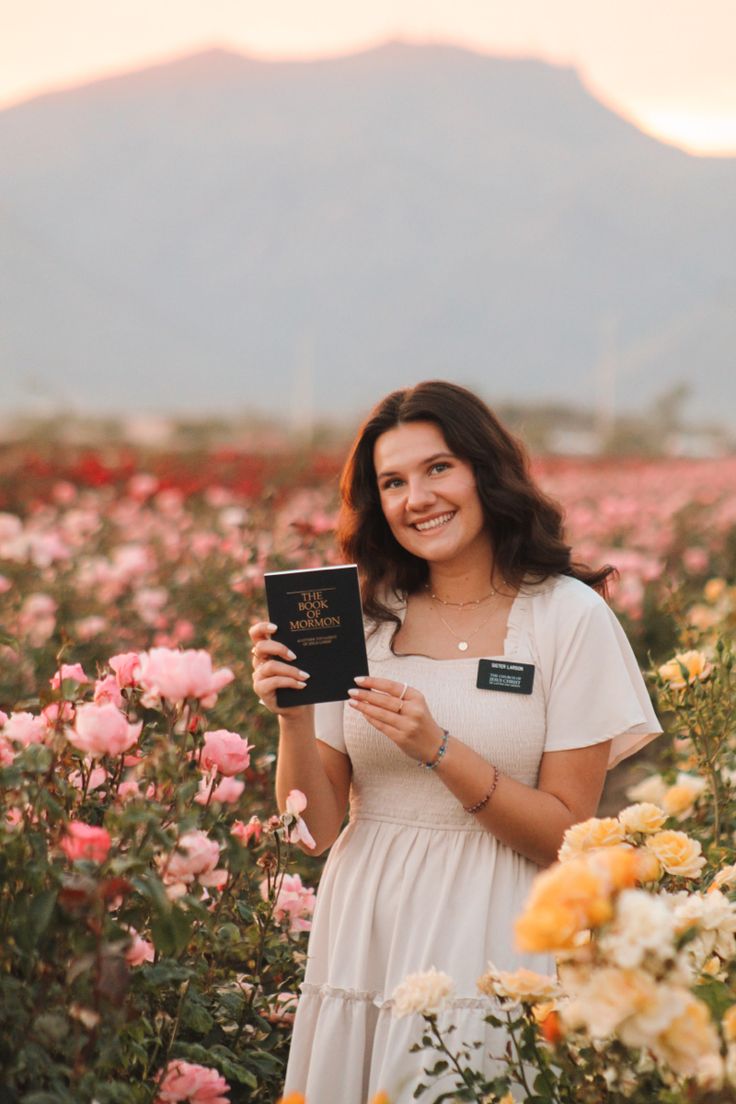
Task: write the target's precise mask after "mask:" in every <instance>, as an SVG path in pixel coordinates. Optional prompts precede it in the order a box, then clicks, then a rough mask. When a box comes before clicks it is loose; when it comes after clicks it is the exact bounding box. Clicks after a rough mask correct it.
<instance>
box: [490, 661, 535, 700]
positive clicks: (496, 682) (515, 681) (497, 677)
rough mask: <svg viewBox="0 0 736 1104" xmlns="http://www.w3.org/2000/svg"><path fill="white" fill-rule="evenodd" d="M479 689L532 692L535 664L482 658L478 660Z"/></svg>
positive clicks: (518, 692)
mask: <svg viewBox="0 0 736 1104" xmlns="http://www.w3.org/2000/svg"><path fill="white" fill-rule="evenodd" d="M475 685H476V686H477V687H478V689H479V690H503V691H504V692H505V693H507V694H531V692H532V687H533V686H534V664H533V663H513V662H512V661H511V660H508V659H503V660H502V659H481V660H479V662H478V681H477V682H476V684H475Z"/></svg>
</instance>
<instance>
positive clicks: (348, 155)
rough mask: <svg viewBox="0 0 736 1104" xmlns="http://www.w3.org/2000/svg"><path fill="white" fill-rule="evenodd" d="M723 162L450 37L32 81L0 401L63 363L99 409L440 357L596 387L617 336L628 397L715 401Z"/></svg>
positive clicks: (438, 367) (722, 290)
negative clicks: (679, 385) (76, 80)
mask: <svg viewBox="0 0 736 1104" xmlns="http://www.w3.org/2000/svg"><path fill="white" fill-rule="evenodd" d="M3 166H4V168H3ZM735 166H736V161H734V160H733V159H729V160H725V161H724V160H723V159H702V158H692V157H690V156H689V155H687V154H685V153H683V152H682V151H679V150H676V149H674V148H672V147H670V146H667V145H666V144H664V143H661V142H658V141H657V140H656V139H652V138H650V137H648V136H646V135H644V134H642V133H641V132H640V131H638V130H637V129H636V128H635V127H634V126H633V125H632V124H631V123H629V122H628V121H626V120H624V119H622V118H621V117H620V116H618V115H616V114H615V112H613V111H612V110H611V109H610V108H608V107H606V106H605V105H603V104H601V103H600V102H599V101H598V100H596V99H595V98H594V97H593V96H592V95H591V94H590V93H589V92H588V91H587V90H586V88H585V86H584V85H583V83H582V82H581V81H580V78H579V76H578V75H577V73H575V71H574V70H571V69H568V68H562V67H558V66H551V65H548V64H547V63H545V62H542V61H538V60H536V59H528V60H527V59H523V60H518V59H511V58H502V59H495V58H489V57H488V56H487V55H484V54H479V53H475V52H469V51H466V50H464V49H463V48H461V47H456V46H441V45H432V46H414V45H410V44H405V43H401V42H390V43H387V44H384V45H383V46H380V47H376V48H372V49H369V50H365V51H361V52H359V53H358V54H352V55H349V56H346V57H341V58H327V59H321V60H319V61H316V62H311V61H310V62H304V61H298V62H292V61H287V62H273V61H264V60H262V59H253V58H250V57H248V56H245V55H241V54H239V53H237V52H232V51H223V50H222V49H220V48H212V49H208V50H205V51H200V52H197V53H196V54H194V55H189V56H188V57H186V58H180V59H177V60H175V61H173V62H169V63H161V64H157V65H153V66H149V67H146V68H145V69H144V70H142V71H138V72H136V73H131V74H124V75H116V76H113V77H106V78H104V79H102V80H98V81H94V82H90V83H88V84H86V85H84V86H81V87H79V88H76V89H72V90H65V91H62V92H58V93H53V94H45V95H44V96H41V97H35V98H33V99H32V100H28V101H25V102H24V103H23V104H20V105H14V106H13V107H10V108H6V109H5V110H4V111H2V112H0V187H2V195H3V206H2V208H0V220H3V222H4V225H5V227H6V229H7V237H8V240H9V242H10V241H11V240H12V242H13V247H12V249H11V248H10V246H9V247H8V255H9V256H8V260H9V261H10V262H11V263H10V264H9V265H7V266H4V268H6V278H5V281H4V282H5V285H6V286H5V287H4V289H3V291H4V294H3V295H2V302H1V303H0V330H1V331H2V336H1V337H0V354H1V355H2V357H3V361H4V362H5V363H6V364H7V365H8V366H9V367H10V373H4V374H3V375H4V382H3V383H1V384H0V400H2V401H3V402H4V403H5V404H6V405H7V404H10V405H16V406H22V405H23V404H24V403H27V402H28V401H34V394H35V393H36V392H37V391H38V390H39V387H40V390H41V391H43V381H44V380H46V381H49V384H50V382H51V381H58V380H59V379H65V378H66V379H69V380H70V381H71V380H74V381H76V384H75V388H76V390H74V395H75V396H76V395H82V396H85V395H86V396H88V399H87V401H89V402H90V403H91V404H92V406H94V403H95V401H97V402H98V403H101V402H103V400H104V403H105V404H107V405H108V406H109V405H111V404H112V405H113V406H115V405H120V406H122V407H125V408H128V409H132V408H139V407H144V408H149V409H161V410H164V409H167V407H168V406H171V405H173V407H174V408H176V406H177V403H179V404H182V403H185V404H188V405H189V406H192V405H193V406H195V407H197V406H202V404H206V403H208V402H209V403H212V404H214V409H218V408H232V406H233V405H234V404H241V405H242V406H247V405H248V404H252V405H254V406H257V407H259V408H261V409H264V410H270V411H274V410H276V409H278V407H279V404H283V402H284V394H286V393H288V392H289V391H292V392H293V391H295V389H297V390H298V388H299V387H301V389H302V390H304V389H305V388H306V392H309V391H310V389H311V391H312V399H311V402H312V405H313V407H314V409H315V411H316V412H322V411H324V412H329V413H338V414H339V413H340V412H341V411H345V410H347V409H353V408H354V407H356V406H360V405H365V404H366V403H367V402H370V401H371V400H372V399H373V398H375V396H376V394H377V393H380V391H381V390H388V389H390V388H391V387H393V386H396V385H397V384H398V383H402V382H412V381H413V380H414V379H418V378H424V377H426V376H430V375H447V376H450V377H451V378H456V379H459V380H460V381H461V382H466V383H469V384H470V385H471V386H476V387H480V389H481V390H483V391H484V393H485V394H486V396H487V397H489V398H491V399H493V398H494V397H497V398H499V399H504V400H506V399H510V398H522V399H523V398H524V397H537V398H547V397H549V398H563V399H564V398H565V397H567V398H569V399H573V398H574V399H575V400H577V401H580V400H581V397H582V398H583V399H584V400H585V401H587V402H589V403H594V402H596V401H597V400H598V398H599V392H600V387H601V380H602V378H603V374H604V372H603V369H602V368H601V363H602V361H603V360H605V358H606V357H608V358H609V360H610V357H611V356H613V357H614V358H615V357H618V359H619V361H620V364H619V369H618V375H619V378H620V381H621V387H620V391H619V403H620V405H621V406H622V408H626V407H627V406H631V405H632V402H648V401H651V399H652V397H653V396H654V395H655V394H656V392H657V391H658V390H659V391H662V390H665V389H666V388H667V387H669V386H671V385H672V384H673V383H676V382H679V381H680V380H682V379H692V378H693V377H695V383H696V394H695V396H694V400H693V402H694V409H695V411H696V412H697V413H702V414H703V415H707V416H711V415H712V414H713V413H715V412H718V413H722V411H723V410H724V408H726V407H727V404H728V402H730V401H731V400H734V401H733V402H732V404H731V405H732V408H736V391H735V390H734V385H733V383H732V382H731V381H730V377H731V375H732V374H733V373H731V372H730V368H729V365H730V359H729V355H728V350H729V346H731V347H732V342H733V339H734V337H736V333H734V329H736V327H734V325H733V323H732V322H731V319H730V312H729V305H730V304H732V303H733V296H734V287H736V279H735V277H736V271H735V269H736V265H734V262H733V260H732V259H731V254H732V252H733V251H732V250H729V249H724V243H726V244H727V241H728V240H732V239H733V238H734V237H736V234H734V230H735V229H736V227H734V221H735V218H734V214H733V212H732V210H731V207H732V204H731V202H730V199H729V196H731V195H733V191H734V184H735V183H736V170H735ZM0 232H1V231H0ZM24 235H25V237H26V239H27V238H28V236H29V235H30V236H31V238H32V239H33V242H34V244H33V246H32V247H31V246H27V247H24V246H23V244H22V242H23V240H24ZM5 236H6V235H5V234H3V238H5ZM65 271H67V272H68V273H69V274H70V276H69V279H68V280H66V281H65V279H64V272H65ZM67 284H68V286H65V285H67ZM85 287H86V288H87V291H85ZM689 317H692V318H693V322H692V324H689V325H690V330H689V331H688V332H685V333H684V334H683V333H681V334H680V336H679V337H678V338H677V339H676V340H675V339H673V337H672V334H673V333H677V332H678V326H679V328H680V330H682V325H683V323H682V320H683V319H684V320H685V321H686V320H687V319H688V318H689ZM704 317H705V318H706V319H709V320H710V321H706V322H705V323H703V321H702V319H703V318H704ZM685 328H686V329H687V326H686V327H685ZM701 330H702V331H704V335H705V337H706V338H707V341H705V346H707V358H706V359H707V364H705V365H704V364H703V363H702V358H701V363H699V364H698V365H697V368H696V367H694V365H693V360H692V358H693V355H694V354H693V348H695V350H696V352H697V350H698V349H699V348H700V346H701V345H702V343H703V342H702V339H701V338H700V337H699V336H698V334H699V333H700V332H701ZM612 334H613V337H612ZM657 335H660V336H659V341H660V345H661V346H662V351H661V352H660V353H657V340H658V338H657ZM615 346H618V349H619V352H618V353H616V352H615ZM644 346H646V347H647V349H648V352H647V354H646V356H644V357H643V360H642V356H643V354H642V352H641V349H642V348H643V347H644ZM612 349H613V350H614V351H613V352H612ZM637 358H638V360H637ZM635 362H636V363H635ZM489 363H491V364H493V365H494V366H496V367H494V370H493V372H492V373H490V379H489V372H488V369H487V365H488V364H489ZM634 364H635V366H634V367H632V365H634ZM507 366H510V368H509V367H507ZM31 369H32V373H31ZM606 370H609V369H606ZM100 371H102V372H104V373H105V374H106V376H107V377H108V378H107V379H106V382H105V386H100V381H99V378H98V377H97V375H96V374H97V373H99V372H100ZM706 371H707V372H709V373H710V374H711V379H709V380H705V381H704V380H703V375H704V372H706ZM31 374H32V375H33V378H34V379H36V380H37V381H39V386H38V387H37V386H36V385H33V386H31V385H30V384H29V383H28V380H29V379H30V376H31ZM126 374H127V378H128V386H127V387H125V386H124V387H119V388H116V387H115V386H113V382H114V381H115V380H118V381H123V380H125V378H126ZM8 377H9V378H8ZM305 380H306V381H307V382H306V383H304V381H305ZM310 380H311V383H310V382H309V381H310ZM299 381H302V382H301V383H300V382H299ZM634 385H635V391H636V394H635V395H632V388H633V387H634ZM69 394H70V396H71V394H72V390H71V389H70V390H69ZM95 396H97V398H96V400H95Z"/></svg>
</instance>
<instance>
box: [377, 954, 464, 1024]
mask: <svg viewBox="0 0 736 1104" xmlns="http://www.w3.org/2000/svg"><path fill="white" fill-rule="evenodd" d="M454 989H455V983H454V982H453V980H452V978H451V977H450V976H449V974H443V973H442V972H441V971H439V970H436V969H435V968H434V966H432V967H430V969H429V970H426V971H425V972H424V973H419V974H409V975H408V977H405V978H404V980H403V981H402V982H401V984H400V985H397V986H396V988H395V989H394V991H393V994H392V1000H393V1013H394V1016H411V1015H412V1014H414V1013H416V1012H418V1013H419V1014H420V1015H423V1016H435V1015H436V1014H437V1013H438V1012H439V1011H440V1010H441V1009H442V1008H444V1006H445V1004H446V1003H447V1000H448V998H449V997H450V995H451V994H452V993H453V991H454Z"/></svg>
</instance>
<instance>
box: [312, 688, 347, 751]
mask: <svg viewBox="0 0 736 1104" xmlns="http://www.w3.org/2000/svg"><path fill="white" fill-rule="evenodd" d="M344 712H345V702H341V701H336V702H324V703H322V704H321V705H315V707H314V732H315V735H316V737H317V739H318V740H321V741H322V743H323V744H329V745H330V747H331V748H334V749H335V751H341V752H342V753H343V755H347V749H346V747H345V736H344V734H343V728H342V719H343V714H344Z"/></svg>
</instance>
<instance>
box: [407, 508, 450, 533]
mask: <svg viewBox="0 0 736 1104" xmlns="http://www.w3.org/2000/svg"><path fill="white" fill-rule="evenodd" d="M456 513H457V511H456V510H453V511H452V513H449V514H441V515H440V516H439V517H436V518H430V520H429V521H418V522H415V523H414V525H413V526H412V528H414V529H417V530H418V531H419V532H420V533H424V532H426V530H427V529H439V527H440V526H441V525H447V523H448V521H452V519H453V518H454V516H455V514H456Z"/></svg>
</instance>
